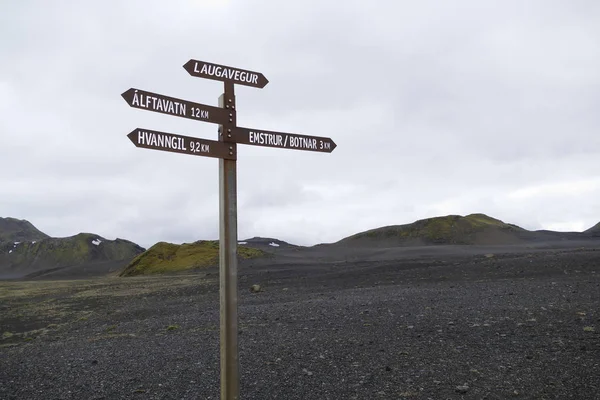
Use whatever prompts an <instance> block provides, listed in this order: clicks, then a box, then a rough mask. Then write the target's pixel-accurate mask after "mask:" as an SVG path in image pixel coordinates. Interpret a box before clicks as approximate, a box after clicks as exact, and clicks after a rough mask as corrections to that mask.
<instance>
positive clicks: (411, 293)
mask: <svg viewBox="0 0 600 400" xmlns="http://www.w3.org/2000/svg"><path fill="white" fill-rule="evenodd" d="M208 272H210V273H209V274H208V275H205V273H204V272H203V273H198V274H195V275H186V276H181V275H179V276H171V277H152V278H101V279H94V280H87V281H84V280H78V281H37V282H0V313H1V314H0V315H1V316H0V334H2V338H1V339H0V346H2V347H0V399H19V400H21V399H44V400H50V399H219V305H218V298H219V297H218V282H217V278H218V276H217V273H216V271H215V270H211V271H208ZM252 284H260V285H261V286H262V291H261V292H259V293H251V292H250V291H249V288H250V286H251V285H252ZM239 317H240V321H239V330H240V335H239V341H240V368H241V383H240V385H241V396H240V397H241V399H256V400H266V399H285V400H293V399H303V400H308V399H315V400H326V399H343V400H346V399H347V400H350V399H405V398H406V399H435V400H438V399H513V398H516V399H578V400H583V399H600V250H598V249H578V250H571V251H567V250H561V251H547V252H536V253H531V254H527V253H522V254H507V255H497V254H496V255H494V256H492V255H488V256H485V255H481V254H480V255H462V256H453V257H445V258H444V257H439V256H436V258H435V259H433V258H415V259H412V260H411V259H403V260H399V261H390V260H383V261H372V262H368V263H367V262H350V261H348V262H323V263H322V264H319V263H307V264H306V265H302V264H301V263H295V264H293V265H292V264H289V265H283V264H282V265H261V266H255V267H250V266H245V267H241V268H240V298H239Z"/></svg>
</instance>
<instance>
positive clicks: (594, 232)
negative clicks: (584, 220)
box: [584, 222, 600, 236]
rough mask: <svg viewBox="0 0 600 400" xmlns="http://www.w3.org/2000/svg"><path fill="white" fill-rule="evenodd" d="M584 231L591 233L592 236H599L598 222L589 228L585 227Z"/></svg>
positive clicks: (599, 223)
mask: <svg viewBox="0 0 600 400" xmlns="http://www.w3.org/2000/svg"><path fill="white" fill-rule="evenodd" d="M584 233H587V234H591V235H592V236H600V222H598V223H597V224H596V225H594V226H592V227H591V228H589V229H586V230H585V231H584Z"/></svg>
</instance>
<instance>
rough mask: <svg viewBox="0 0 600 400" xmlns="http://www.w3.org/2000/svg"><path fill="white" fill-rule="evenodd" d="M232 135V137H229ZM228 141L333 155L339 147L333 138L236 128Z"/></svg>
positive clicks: (228, 137)
mask: <svg viewBox="0 0 600 400" xmlns="http://www.w3.org/2000/svg"><path fill="white" fill-rule="evenodd" d="M229 135H231V136H229ZM227 140H231V141H232V142H235V143H241V144H249V145H254V146H266V147H278V148H281V149H293V150H305V151H318V152H322V153H331V152H332V151H333V149H335V148H336V147H337V145H336V144H335V142H334V141H333V140H332V139H331V138H326V137H320V136H307V135H300V134H296V133H285V132H272V131H264V130H258V129H249V128H241V127H240V128H234V129H233V130H232V132H229V133H228V134H227Z"/></svg>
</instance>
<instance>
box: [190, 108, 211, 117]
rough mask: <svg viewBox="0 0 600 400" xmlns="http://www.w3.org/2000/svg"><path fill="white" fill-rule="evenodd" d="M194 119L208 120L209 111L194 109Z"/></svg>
mask: <svg viewBox="0 0 600 400" xmlns="http://www.w3.org/2000/svg"><path fill="white" fill-rule="evenodd" d="M192 117H194V118H199V119H208V110H202V109H200V108H198V107H192Z"/></svg>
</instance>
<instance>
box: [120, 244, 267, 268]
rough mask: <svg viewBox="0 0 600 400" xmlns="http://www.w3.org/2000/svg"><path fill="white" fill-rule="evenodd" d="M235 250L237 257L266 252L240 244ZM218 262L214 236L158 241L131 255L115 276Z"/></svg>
mask: <svg viewBox="0 0 600 400" xmlns="http://www.w3.org/2000/svg"><path fill="white" fill-rule="evenodd" d="M237 252H238V258H239V259H251V258H258V257H265V256H268V253H267V252H265V251H263V250H260V249H256V248H251V247H247V246H244V245H238V248H237ZM218 264H219V242H218V241H217V240H201V241H197V242H194V243H184V244H181V245H179V244H173V243H167V242H159V243H156V244H155V245H154V246H152V247H150V248H149V249H148V250H146V251H145V252H144V253H142V254H140V255H138V256H137V257H135V258H134V259H133V260H132V261H131V262H130V263H129V264H128V265H127V266H126V267H125V268H124V269H123V271H122V272H121V273H120V274H119V276H122V277H127V276H136V275H150V274H160V273H172V272H180V271H187V270H193V269H198V268H205V267H209V266H213V265H218Z"/></svg>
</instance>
